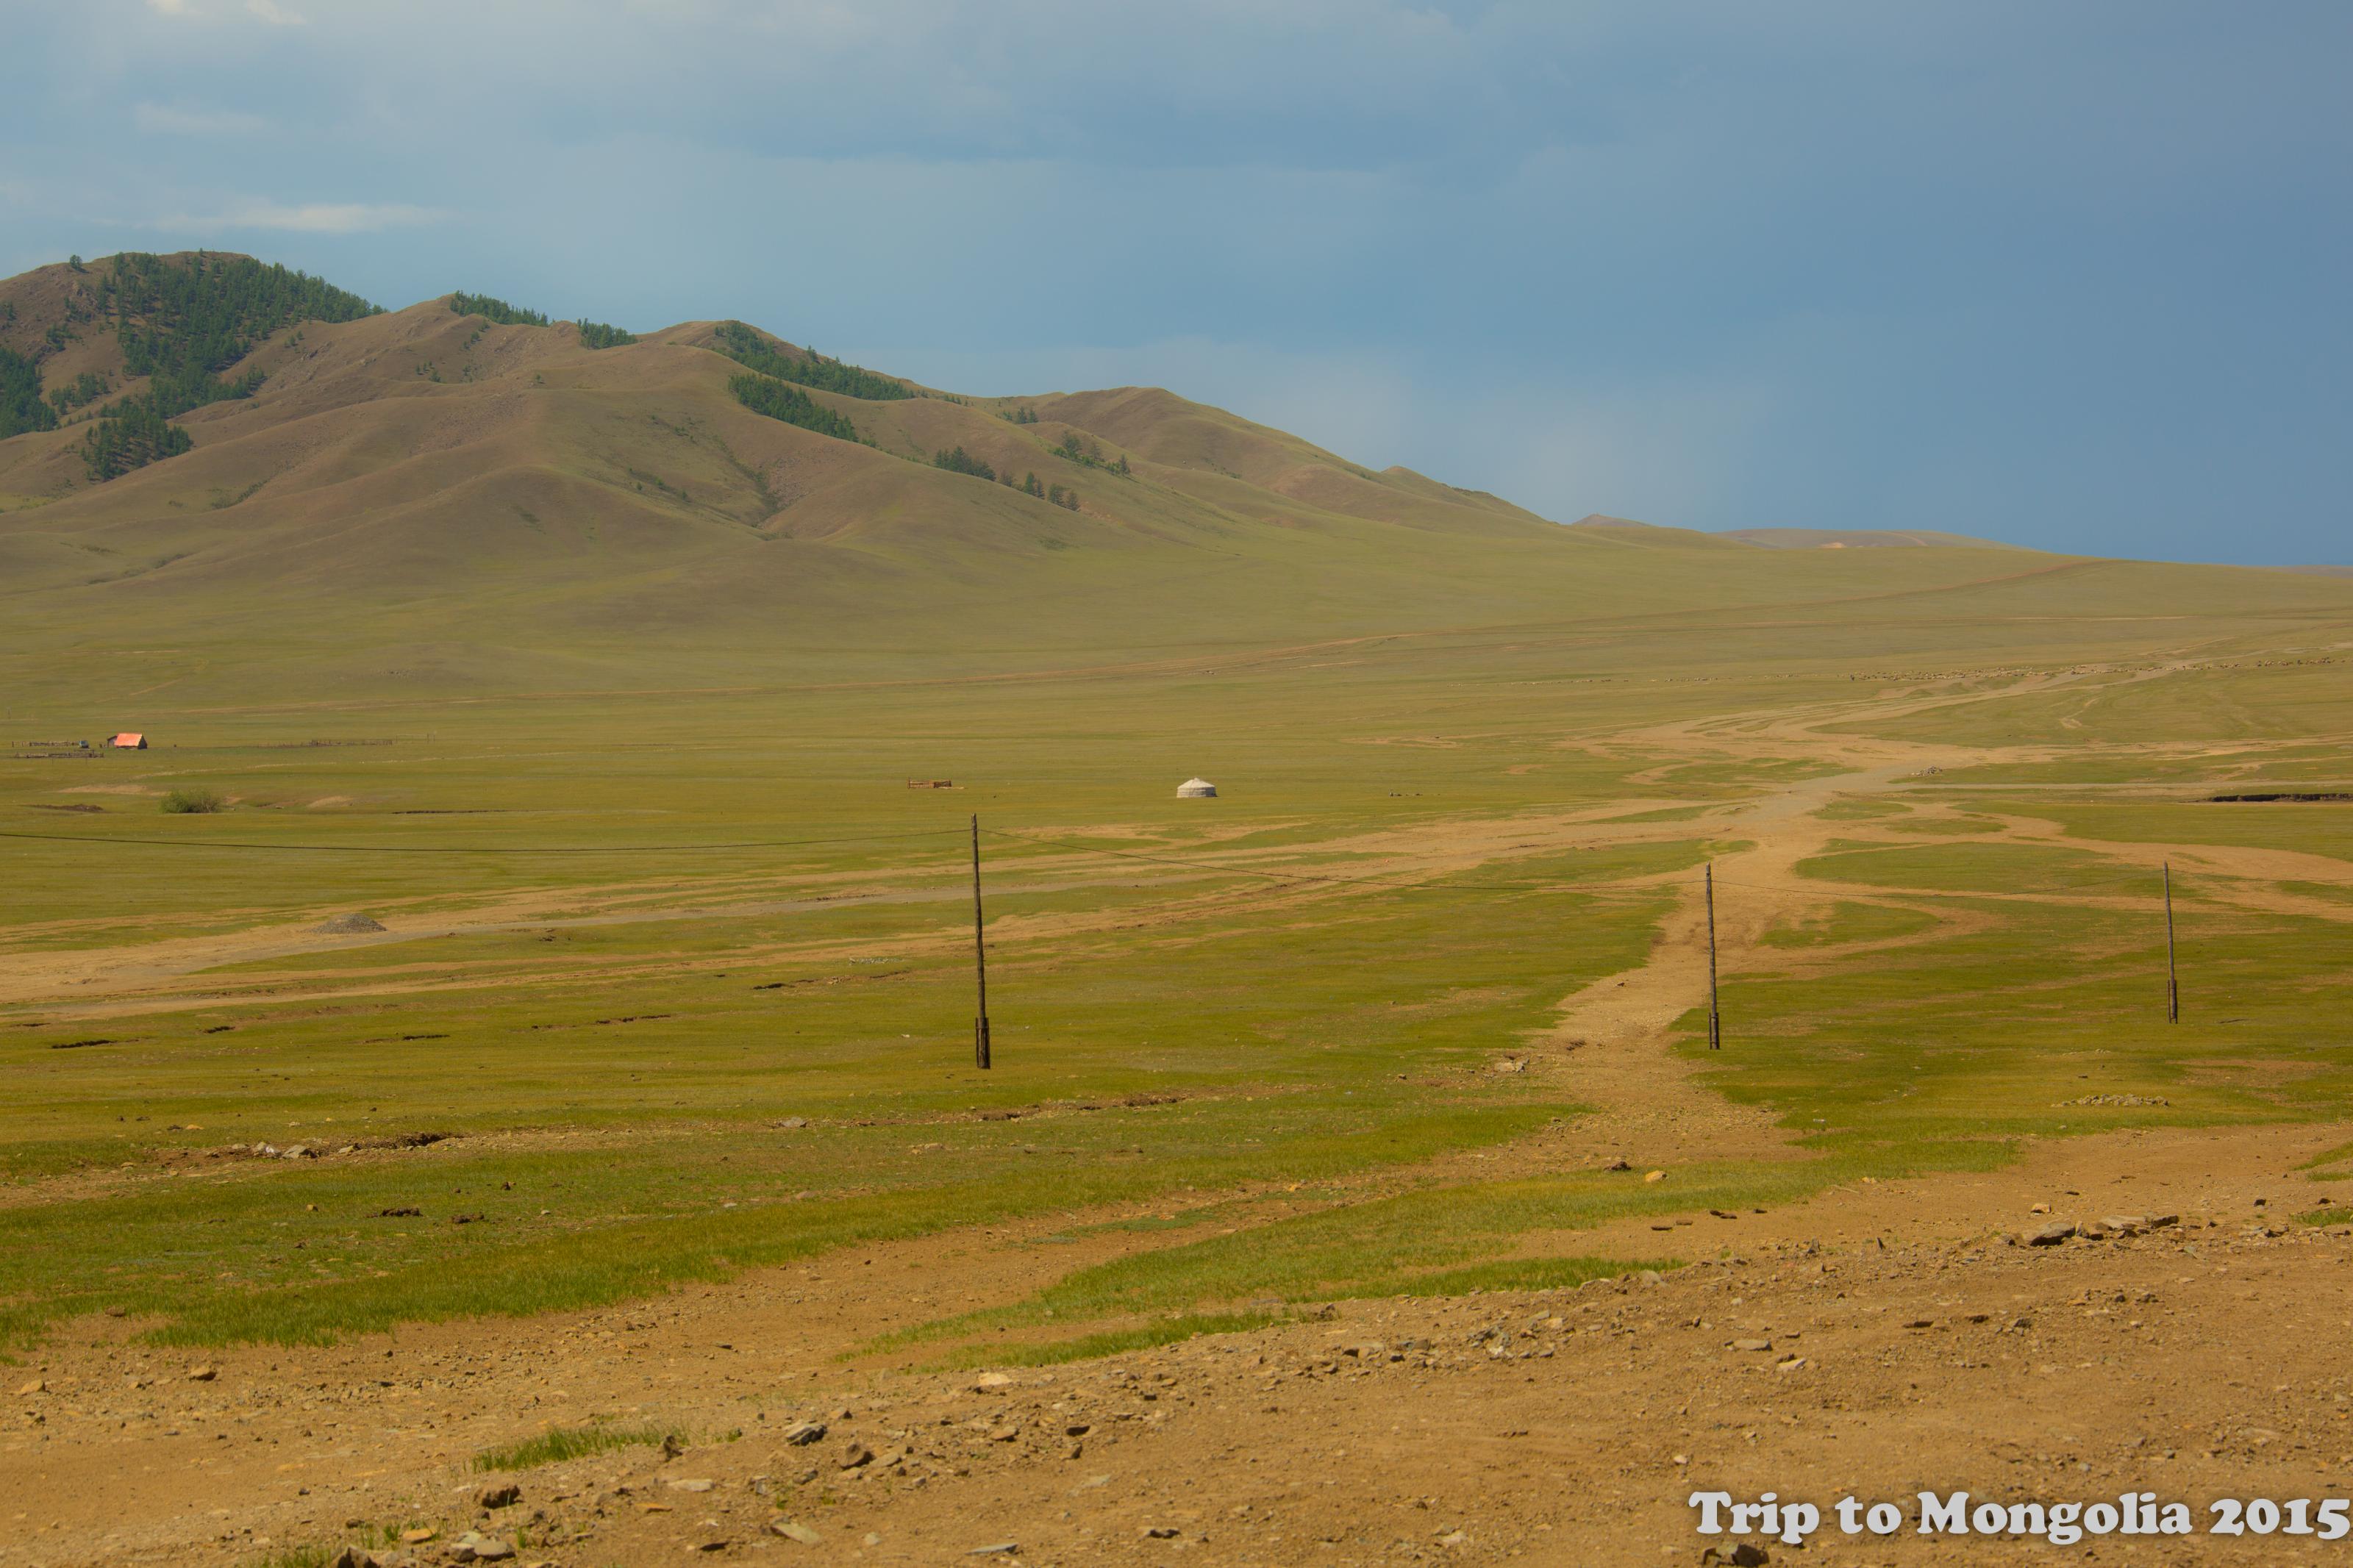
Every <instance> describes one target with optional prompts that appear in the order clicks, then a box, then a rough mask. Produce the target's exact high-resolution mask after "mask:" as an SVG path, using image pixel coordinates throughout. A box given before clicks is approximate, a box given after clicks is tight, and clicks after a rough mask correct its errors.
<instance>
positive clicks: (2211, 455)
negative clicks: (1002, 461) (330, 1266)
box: [0, 0, 2353, 562]
mask: <svg viewBox="0 0 2353 1568" xmlns="http://www.w3.org/2000/svg"><path fill="white" fill-rule="evenodd" d="M2348 79H2353V5H2346V4H2345V3H2344V0H2308V3H2307V0H2264V3H2263V4H2261V5H2214V4H2211V3H2208V0H2201V3H2196V4H2176V3H2173V0H2117V3H2102V0H2064V3H2053V0H2031V3H2020V4H2010V3H2006V0H1957V3H1954V4H1935V3H1926V0H1924V3H1916V4H1889V3H1887V0H1856V3H1852V4H1831V3H1823V0H1778V3H1773V4H1765V3H1760V0H1724V3H1718V4H1675V3H1673V0H1634V3H1629V4H1622V5H1621V4H1609V5H1587V4H1578V3H1577V0H1551V3H1543V4H1477V3H1472V0H1461V3H1447V0H1430V3H1424V4H1419V5H1402V4H1392V3H1388V0H1150V3H1147V4H1134V5H1129V4H1121V3H1118V0H1087V3H1082V0H827V3H816V0H634V3H632V0H562V3H558V0H538V3H523V0H518V3H505V0H468V3H466V4H462V5H460V4H454V3H448V0H72V3H71V4H62V3H60V4H47V3H42V4H32V3H27V0H11V3H9V4H7V5H5V7H0V271H5V272H15V271H18V270H21V269H22V268H26V267H28V266H32V265H34V264H36V263H39V262H43V261H51V260H57V259H60V258H63V257H64V256H65V255H66V254H67V253H68V252H69V251H79V252H81V253H82V254H84V255H100V254H104V253H106V252H109V251H113V250H118V249H122V248H126V247H127V248H135V249H152V250H168V249H175V248H180V247H191V246H208V247H216V248H233V249H238V250H245V251H249V252H252V253H254V254H256V255H259V256H261V257H264V258H270V259H276V260H282V261H285V262H287V263H288V264H290V265H292V266H298V267H301V268H306V269H308V270H311V271H313V272H319V273H323V274H324V275H326V276H327V277H328V278H330V279H333V280H334V281H336V282H339V283H342V284H343V285H345V286H346V287H349V288H353V289H358V290H360V291H361V292H363V293H364V294H366V295H367V296H369V297H370V298H371V299H374V300H378V301H379V302H381V303H384V304H387V305H395V306H397V305H405V304H408V303H412V302H414V301H415V300H419V299H423V298H427V297H429V296H431V295H435V294H438V293H441V292H443V291H445V290H448V289H454V288H462V289H476V290H482V291H488V292H491V293H496V294H501V295H504V296H506V297H508V298H511V299H513V300H517V301H518V302H522V303H526V304H530V305H533V306H536V307H538V308H541V309H543V310H550V311H553V312H556V313H559V314H564V315H578V314H583V313H586V314H587V315H590V316H593V317H596V318H597V319H600V320H606V321H617V322H619V323H621V324H623V325H626V326H631V327H637V328H641V329H642V328H647V327H654V326H659V325H664V324H667V323H669V322H670V321H679V320H683V319H689V318H693V317H712V316H740V317H743V318H744V319H745V320H748V321H755V322H757V323H759V324H760V325H762V326H765V327H767V328H770V329H772V330H773V331H777V332H779V333H781V334H783V335H784V336H786V337H788V338H791V339H794V340H795V341H798V342H810V343H813V344H815V345H817V346H818V347H820V348H822V349H824V350H826V351H827V352H828V353H839V354H842V355H845V356H847V357H849V358H853V359H857V360H860V361H861V362H864V363H872V364H876V365H879V366H881V367H884V368H888V369H892V370H896V371H900V372H902V373H905V374H912V375H915V376H917V377H920V378H922V379H923V380H926V381H931V382H934V383H937V384H944V385H947V386H951V387H955V388H959V389H963V390H966V391H971V392H978V393H1000V392H1037V391H1050V390H1056V389H1065V388H1072V387H1078V386H1092V385H1104V384H1122V383H1158V384H1166V385H1168V386H1171V387H1173V388H1175V389H1176V390H1177V391H1179V392H1181V393H1184V394H1186V395H1189V396H1193V397H1198V398H1201V399H1204V400H1206V401H1208V402H1212V403H1218V404H1221V405H1225V406H1228V407H1230V408H1233V409H1235V410H1237V411H1239V412H1240V413H1243V414H1245V415H1247V416H1250V417H1253V418H1257V419H1261V420H1264V421H1266V422H1267V423H1270V424H1273V425H1279V426H1283V427H1285V428H1288V429H1293V430H1296V431H1299V432H1301V433H1302V434H1303V435H1306V436H1308V437H1312V438H1314V439H1315V440H1317V441H1320V442H1322V443H1324V444H1325V445H1327V446H1330V447H1334V448H1335V449H1337V450H1339V451H1340V452H1343V453H1345V454H1346V455H1347V456H1349V457H1351V458H1356V459H1357V460H1359V461H1363V462H1366V463H1370V464H1374V465H1376V466H1378V465H1386V464H1388V463H1406V464H1409V465H1410V466H1412V467H1414V468H1421V469H1423V470H1425V471H1427V472H1429V473H1431V474H1434V475H1436V476H1437V477H1439V478H1440V479H1447V480H1450V481H1451V482H1454V483H1458V484H1465V485H1475V486H1479V487H1482V488H1484V489H1493V490H1497V491H1499V492H1501V493H1503V494H1504V495H1507V496H1510V497H1512V498H1513V499H1514V500H1519V501H1521V502H1522V503H1524V504H1525V505H1528V506H1530V507H1533V508H1535V509H1536V510H1539V511H1542V512H1545V513H1546V515H1549V516H1554V517H1558V518H1561V519H1563V520H1564V521H1567V520H1570V519H1574V518H1576V517H1577V516H1580V515H1582V514H1584V513H1586V512H1588V511H1607V512H1613V513H1617V514H1620V515H1624V516H1630V517H1636V518H1641V519H1645V520H1648V521H1657V522H1675V523H1683V524H1688V525H1692V526H1696V527H1703V528H1736V527H1743V526H1765V525H1812V526H1825V527H1859V528H1873V527H1925V528H1939V529H1951V530H1956V531H1964V532H1975V533H1985V534H1990V535H1994V536H1996V537H2000V538H2004V539H2010V540H2017V541H2020V542H2029V543H2036V544H2042V545H2047V546H2051V547H2055V548H2064V549H2075V550H2086V551H2098V552H2111V553H2117V554H2138V555H2169V556H2179V557H2190V558H2199V559H2209V560H2234V561H2253V562H2292V561H2306V560H2335V561H2344V560H2348V558H2353V542H2348V537H2349V536H2353V517H2348V506H2347V500H2346V497H2347V494H2348V480H2353V438H2348V435H2349V434H2353V433H2348V417H2347V416H2348V392H2347V383H2348V368H2347V367H2348V363H2353V331H2348V321H2353V309H2348V279H2353V247H2348V239H2353V202H2348V197H2349V196H2353V90H2348V87H2347V82H2348Z"/></svg>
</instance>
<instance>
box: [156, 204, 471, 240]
mask: <svg viewBox="0 0 2353 1568" xmlns="http://www.w3.org/2000/svg"><path fill="white" fill-rule="evenodd" d="M448 216H449V215H448V212H446V211H444V210H443V209H441V208H439V207H416V206H408V205H404V204H401V203H397V202H310V203H305V204H302V205H293V206H290V205H286V204H284V203H282V202H273V201H268V200H253V201H243V202H237V203H235V204H233V205H230V206H228V207H226V208H224V209H223V210H221V211H220V212H217V213H212V214H207V215H196V214H190V213H176V214H174V215H172V216H167V217H159V218H157V219H155V220H154V221H153V222H152V223H150V224H149V225H148V227H150V228H163V229H191V230H195V231H196V232H199V233H215V232H217V231H219V230H222V229H240V228H267V229H282V230H285V231H287V232H289V233H293V234H373V233H375V231H376V230H378V229H385V228H408V227H412V226H416V225H417V224H427V223H439V222H440V221H441V220H442V219H444V218H446V217H448Z"/></svg>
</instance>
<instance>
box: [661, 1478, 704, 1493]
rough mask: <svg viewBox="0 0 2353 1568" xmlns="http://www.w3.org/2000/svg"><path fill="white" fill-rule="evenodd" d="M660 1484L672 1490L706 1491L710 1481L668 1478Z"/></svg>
mask: <svg viewBox="0 0 2353 1568" xmlns="http://www.w3.org/2000/svg"><path fill="white" fill-rule="evenodd" d="M662 1485H664V1486H666V1487H668V1488H669V1489H670V1490H672V1491H674V1492H707V1491H709V1490H710V1489H711V1488H712V1482H710V1481H705V1480H691V1481H690V1480H668V1481H664V1482H663V1483H662Z"/></svg>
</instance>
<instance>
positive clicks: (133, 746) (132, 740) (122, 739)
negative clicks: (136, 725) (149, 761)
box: [106, 730, 147, 752]
mask: <svg viewBox="0 0 2353 1568" xmlns="http://www.w3.org/2000/svg"><path fill="white" fill-rule="evenodd" d="M106 743H107V744H108V745H110V746H120V747H121V748H122V749H123V750H124V751H126V752H143V751H145V750H146V749H147V737H146V736H144V735H142V734H141V733H139V732H138V731H136V730H125V731H122V733H121V734H120V735H117V736H115V737H114V738H113V739H112V740H111V741H109V742H106Z"/></svg>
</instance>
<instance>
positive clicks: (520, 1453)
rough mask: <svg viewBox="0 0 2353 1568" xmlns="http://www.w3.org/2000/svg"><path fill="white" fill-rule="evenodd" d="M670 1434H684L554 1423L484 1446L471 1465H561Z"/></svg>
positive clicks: (506, 1467)
mask: <svg viewBox="0 0 2353 1568" xmlns="http://www.w3.org/2000/svg"><path fill="white" fill-rule="evenodd" d="M670 1437H677V1438H678V1439H679V1440H680V1441H681V1442H683V1441H684V1440H685V1437H684V1434H682V1433H679V1432H674V1431H669V1430H665V1429H664V1428H662V1427H659V1426H553V1427H550V1428H549V1429H548V1430H546V1431H544V1432H542V1433H541V1434H539V1436H536V1437H525V1438H523V1439H522V1441H521V1442H519V1443H501V1444H500V1445H498V1446H497V1447H491V1448H485V1449H483V1450H482V1451H481V1452H480V1453H479V1454H476V1455H475V1456H474V1468H476V1469H478V1470H529V1469H535V1468H538V1467H539V1466H541V1465H560V1464H562V1463H563V1462H564V1461H565V1460H566V1459H578V1458H586V1457H587V1456H588V1455H590V1454H602V1453H607V1452H609V1451H610V1450H612V1449H615V1448H629V1447H637V1446H638V1445H639V1444H645V1445H648V1446H653V1447H658V1446H659V1445H660V1444H661V1443H662V1441H663V1440H664V1439H666V1438H670Z"/></svg>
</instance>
